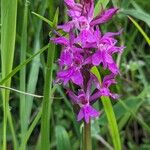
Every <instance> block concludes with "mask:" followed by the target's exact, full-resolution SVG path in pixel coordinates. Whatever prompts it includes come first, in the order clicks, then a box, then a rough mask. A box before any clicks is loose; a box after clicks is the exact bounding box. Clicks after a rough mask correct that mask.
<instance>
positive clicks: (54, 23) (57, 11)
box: [53, 8, 59, 28]
mask: <svg viewBox="0 0 150 150" xmlns="http://www.w3.org/2000/svg"><path fill="white" fill-rule="evenodd" d="M58 16H59V8H57V9H56V12H55V15H54V20H53V27H54V28H57V24H58Z"/></svg>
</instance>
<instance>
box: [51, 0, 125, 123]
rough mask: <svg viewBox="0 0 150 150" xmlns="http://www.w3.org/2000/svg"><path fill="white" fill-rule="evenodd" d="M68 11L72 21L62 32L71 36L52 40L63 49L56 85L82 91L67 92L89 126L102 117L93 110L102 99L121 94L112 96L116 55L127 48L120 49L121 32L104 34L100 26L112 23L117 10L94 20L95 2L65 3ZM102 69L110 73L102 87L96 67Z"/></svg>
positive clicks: (85, 0)
mask: <svg viewBox="0 0 150 150" xmlns="http://www.w3.org/2000/svg"><path fill="white" fill-rule="evenodd" d="M64 1H65V4H66V7H67V14H68V16H69V17H70V18H71V20H70V21H69V22H67V23H65V24H63V25H59V26H58V29H62V30H63V31H64V32H65V33H67V36H61V35H59V36H58V37H55V38H51V41H53V42H54V43H56V44H60V45H62V46H63V50H62V51H61V54H60V58H59V59H58V64H59V67H60V69H59V71H58V72H57V79H56V82H59V83H63V85H64V86H65V87H66V85H67V84H68V83H72V84H74V85H76V87H77V89H78V91H77V92H75V91H72V90H70V89H68V88H67V93H68V95H69V97H70V98H71V102H72V103H73V104H75V105H78V106H79V108H80V109H79V112H78V116H77V120H78V121H80V120H82V119H84V120H85V122H86V123H89V121H90V119H91V118H95V117H98V116H99V115H100V112H99V111H97V110H96V109H95V108H93V107H92V104H93V103H94V102H96V100H98V99H99V98H100V97H101V96H109V97H111V98H113V99H117V98H118V97H119V96H118V94H114V93H111V91H110V89H109V88H110V86H111V85H112V84H115V83H116V81H115V77H116V75H117V74H119V68H118V67H117V65H116V63H115V61H114V59H113V57H112V55H113V54H114V53H121V52H122V51H123V49H124V47H123V46H120V47H119V46H116V44H117V40H116V39H115V38H114V37H115V36H116V35H120V34H121V31H119V32H116V33H114V32H107V33H105V34H102V33H101V31H100V29H99V26H98V25H101V24H104V23H106V22H108V21H109V20H111V19H112V17H113V15H114V14H116V12H117V11H118V9H117V8H111V9H108V10H105V11H104V10H103V11H102V12H101V13H100V14H99V15H97V16H96V17H94V0H80V2H79V3H77V2H75V1H74V0H64ZM99 65H102V67H103V69H104V70H105V69H108V70H109V71H110V74H109V75H106V76H105V77H104V78H103V80H102V82H101V83H100V82H99V80H98V79H97V77H96V76H95V75H94V74H92V72H91V68H92V67H93V66H99Z"/></svg>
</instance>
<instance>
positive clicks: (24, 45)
mask: <svg viewBox="0 0 150 150" xmlns="http://www.w3.org/2000/svg"><path fill="white" fill-rule="evenodd" d="M27 20H28V2H27V1H26V2H25V6H24V17H23V26H22V35H21V55H20V62H21V63H22V62H24V61H25V60H26V48H27V24H28V21H27ZM20 90H21V91H26V67H25V66H24V68H22V69H21V70H20ZM26 111H27V108H26V96H25V95H20V122H21V141H23V140H24V135H25V133H26V132H27V128H28V121H27V119H26V117H25V116H26V115H25V114H26ZM24 149H25V147H24Z"/></svg>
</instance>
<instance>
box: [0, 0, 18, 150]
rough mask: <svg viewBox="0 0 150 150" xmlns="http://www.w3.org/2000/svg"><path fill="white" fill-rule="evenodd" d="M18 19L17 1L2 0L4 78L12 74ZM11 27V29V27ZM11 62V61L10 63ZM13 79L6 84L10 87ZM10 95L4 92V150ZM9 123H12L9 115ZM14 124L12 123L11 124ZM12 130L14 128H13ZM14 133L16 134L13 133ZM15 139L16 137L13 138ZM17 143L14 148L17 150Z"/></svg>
mask: <svg viewBox="0 0 150 150" xmlns="http://www.w3.org/2000/svg"><path fill="white" fill-rule="evenodd" d="M16 18H17V0H13V1H11V0H1V24H2V26H1V61H2V78H5V77H6V75H7V74H8V73H9V72H11V70H12V64H13V59H14V49H15V37H16ZM10 25H11V27H10ZM8 60H9V61H8ZM10 84H11V78H9V80H8V81H7V82H6V83H5V86H10ZM9 94H10V92H9V91H7V90H3V91H2V99H3V150H6V149H7V148H6V143H7V141H6V128H7V117H8V116H7V115H9V114H8V111H10V110H9ZM8 119H9V122H11V121H12V119H11V115H9V118H8ZM11 123H12V122H11ZM11 129H12V128H11ZM12 133H14V132H12ZM13 137H15V135H14V136H13ZM15 143H16V142H14V148H15V149H16V147H17V146H16V145H15Z"/></svg>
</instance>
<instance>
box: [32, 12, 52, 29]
mask: <svg viewBox="0 0 150 150" xmlns="http://www.w3.org/2000/svg"><path fill="white" fill-rule="evenodd" d="M32 14H34V15H35V16H37V17H38V18H40V19H41V20H43V21H44V22H46V23H48V24H49V25H50V26H51V27H53V22H51V21H50V20H48V19H46V18H45V17H43V16H41V15H39V14H37V13H35V12H32Z"/></svg>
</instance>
